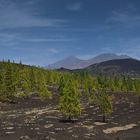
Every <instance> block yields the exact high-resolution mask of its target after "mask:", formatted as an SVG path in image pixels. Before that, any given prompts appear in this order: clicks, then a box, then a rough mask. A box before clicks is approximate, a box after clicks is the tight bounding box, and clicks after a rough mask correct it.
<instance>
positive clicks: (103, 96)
mask: <svg viewBox="0 0 140 140" xmlns="http://www.w3.org/2000/svg"><path fill="white" fill-rule="evenodd" d="M97 105H98V106H99V109H100V111H101V112H102V114H103V122H105V121H106V115H108V114H110V113H111V112H112V104H111V98H110V96H109V95H108V94H107V92H106V90H105V89H104V88H103V89H101V90H100V91H99V93H98V95H97Z"/></svg>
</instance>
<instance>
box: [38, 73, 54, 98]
mask: <svg viewBox="0 0 140 140" xmlns="http://www.w3.org/2000/svg"><path fill="white" fill-rule="evenodd" d="M36 87H37V88H36V90H37V93H38V95H39V96H40V97H41V98H42V99H48V98H50V97H51V92H50V91H48V88H47V86H46V80H45V78H44V75H43V73H42V72H40V71H38V72H37V85H36Z"/></svg>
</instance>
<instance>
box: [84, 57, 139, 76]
mask: <svg viewBox="0 0 140 140" xmlns="http://www.w3.org/2000/svg"><path fill="white" fill-rule="evenodd" d="M84 70H87V71H89V72H90V73H91V74H99V73H102V74H107V75H111V74H128V75H135V76H137V75H139V76H140V61H139V60H135V59H121V60H120V59H116V60H109V61H105V62H101V63H97V64H93V65H91V66H89V67H87V68H85V69H84Z"/></svg>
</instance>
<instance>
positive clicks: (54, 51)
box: [49, 48, 59, 54]
mask: <svg viewBox="0 0 140 140" xmlns="http://www.w3.org/2000/svg"><path fill="white" fill-rule="evenodd" d="M49 52H51V53H54V54H57V53H58V52H59V51H58V50H56V49H54V48H51V49H49Z"/></svg>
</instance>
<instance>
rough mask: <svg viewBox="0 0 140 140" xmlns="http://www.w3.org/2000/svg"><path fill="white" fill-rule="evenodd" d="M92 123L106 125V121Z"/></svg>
mask: <svg viewBox="0 0 140 140" xmlns="http://www.w3.org/2000/svg"><path fill="white" fill-rule="evenodd" d="M94 124H95V125H97V126H102V125H106V123H103V122H95V123H94Z"/></svg>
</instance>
